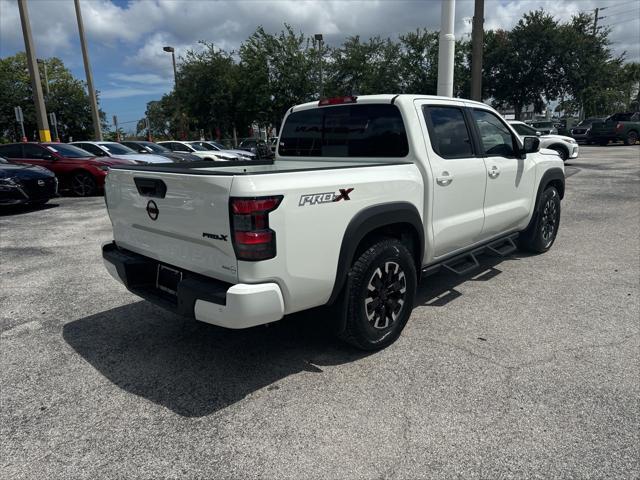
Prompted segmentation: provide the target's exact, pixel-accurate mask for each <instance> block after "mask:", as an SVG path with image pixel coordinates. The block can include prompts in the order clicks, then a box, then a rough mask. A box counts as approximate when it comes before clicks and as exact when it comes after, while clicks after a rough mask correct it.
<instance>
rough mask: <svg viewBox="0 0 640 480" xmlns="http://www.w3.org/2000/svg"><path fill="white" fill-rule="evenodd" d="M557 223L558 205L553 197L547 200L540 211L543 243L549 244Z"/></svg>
mask: <svg viewBox="0 0 640 480" xmlns="http://www.w3.org/2000/svg"><path fill="white" fill-rule="evenodd" d="M557 221H558V205H557V204H556V201H555V196H554V197H551V198H549V199H548V200H547V201H546V203H545V204H544V209H543V210H542V239H543V240H544V241H545V243H549V242H550V241H551V240H552V239H553V236H554V234H555V231H556V224H557Z"/></svg>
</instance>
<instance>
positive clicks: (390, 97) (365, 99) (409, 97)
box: [289, 93, 489, 112]
mask: <svg viewBox="0 0 640 480" xmlns="http://www.w3.org/2000/svg"><path fill="white" fill-rule="evenodd" d="M353 97H354V98H355V99H356V101H355V102H345V103H344V104H343V105H348V104H350V103H351V104H352V103H356V104H363V103H395V102H396V101H398V100H399V99H402V100H403V101H413V100H451V101H455V102H466V103H472V104H476V105H481V106H483V107H488V106H489V105H487V104H486V103H482V102H476V101H475V100H469V99H466V98H456V97H443V96H439V95H419V94H408V93H400V94H392V93H387V94H380V95H353ZM339 98H340V97H339ZM316 107H318V100H315V101H313V102H307V103H302V104H300V105H295V106H293V107H291V108H290V109H289V112H293V111H296V112H297V111H298V110H306V109H308V108H316Z"/></svg>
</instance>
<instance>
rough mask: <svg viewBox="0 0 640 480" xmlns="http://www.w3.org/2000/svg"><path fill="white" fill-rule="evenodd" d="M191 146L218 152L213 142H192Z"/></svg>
mask: <svg viewBox="0 0 640 480" xmlns="http://www.w3.org/2000/svg"><path fill="white" fill-rule="evenodd" d="M191 146H192V147H193V146H198V147H202V148H203V149H204V150H217V148H216V147H214V146H213V145H212V144H211V142H192V143H191Z"/></svg>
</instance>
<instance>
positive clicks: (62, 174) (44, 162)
mask: <svg viewBox="0 0 640 480" xmlns="http://www.w3.org/2000/svg"><path fill="white" fill-rule="evenodd" d="M0 156H3V157H5V158H7V159H9V160H10V161H11V162H19V163H28V164H31V165H40V166H41V167H45V168H48V169H49V170H51V171H52V172H53V173H55V174H56V177H58V181H59V182H60V188H61V189H63V188H67V189H69V190H71V192H72V193H73V194H74V195H76V196H78V197H86V196H89V195H94V194H96V193H97V192H98V191H100V190H101V189H102V188H103V186H104V178H105V177H106V176H107V171H108V170H109V166H111V165H124V164H128V165H130V164H134V163H135V162H132V161H130V160H124V159H120V158H95V157H94V156H92V155H91V154H90V153H89V152H87V151H86V150H82V149H81V148H78V147H74V146H73V145H67V144H64V143H10V144H7V145H0Z"/></svg>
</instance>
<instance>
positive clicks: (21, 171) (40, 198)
mask: <svg viewBox="0 0 640 480" xmlns="http://www.w3.org/2000/svg"><path fill="white" fill-rule="evenodd" d="M57 196H58V179H57V178H56V176H55V175H54V173H53V172H52V171H50V170H47V169H46V168H42V167H38V166H37V165H27V164H23V163H11V162H9V161H8V160H7V159H6V158H4V157H0V205H18V204H26V203H29V204H33V205H44V204H45V203H47V202H48V201H49V199H50V198H52V197H57Z"/></svg>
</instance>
